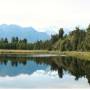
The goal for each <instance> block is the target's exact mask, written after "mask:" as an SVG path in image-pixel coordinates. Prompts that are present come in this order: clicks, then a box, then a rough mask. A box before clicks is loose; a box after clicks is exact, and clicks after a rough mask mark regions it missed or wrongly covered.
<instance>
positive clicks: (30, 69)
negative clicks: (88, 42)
mask: <svg viewBox="0 0 90 90" xmlns="http://www.w3.org/2000/svg"><path fill="white" fill-rule="evenodd" d="M48 68H49V70H50V71H56V72H58V76H59V78H63V77H64V75H65V73H66V72H68V73H69V74H70V75H72V76H74V77H75V80H79V79H80V78H82V77H84V78H86V79H87V80H88V83H89V84H90V61H87V60H80V59H77V58H74V57H63V56H62V57H48V58H47V57H29V58H27V57H14V58H13V57H0V76H2V77H4V76H7V75H8V76H13V77H14V76H17V75H19V74H28V75H31V74H33V73H34V72H36V71H37V70H44V71H46V70H47V69H48Z"/></svg>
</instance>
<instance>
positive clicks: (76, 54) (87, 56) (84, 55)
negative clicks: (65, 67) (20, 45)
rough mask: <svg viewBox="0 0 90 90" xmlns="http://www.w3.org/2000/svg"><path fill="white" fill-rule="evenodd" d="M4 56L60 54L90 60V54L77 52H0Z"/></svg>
mask: <svg viewBox="0 0 90 90" xmlns="http://www.w3.org/2000/svg"><path fill="white" fill-rule="evenodd" d="M3 54H30V55H32V54H59V55H67V56H73V57H77V58H80V59H86V60H90V52H77V51H65V52H60V51H48V50H5V49H2V50H0V55H3Z"/></svg>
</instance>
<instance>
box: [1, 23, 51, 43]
mask: <svg viewBox="0 0 90 90" xmlns="http://www.w3.org/2000/svg"><path fill="white" fill-rule="evenodd" d="M12 37H18V38H19V39H24V38H26V39H27V40H28V42H36V41H37V40H48V39H50V35H48V34H47V33H46V32H38V31H37V30H35V29H34V28H33V27H20V26H18V25H6V24H2V25H0V38H7V39H8V40H11V38H12Z"/></svg>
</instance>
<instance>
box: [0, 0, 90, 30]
mask: <svg viewBox="0 0 90 90" xmlns="http://www.w3.org/2000/svg"><path fill="white" fill-rule="evenodd" d="M89 9H90V0H0V24H3V23H6V24H18V25H21V26H33V27H35V28H36V29H40V30H42V28H46V27H49V26H55V27H66V28H70V27H75V26H76V25H84V26H86V25H87V24H89V23H90V10H89Z"/></svg>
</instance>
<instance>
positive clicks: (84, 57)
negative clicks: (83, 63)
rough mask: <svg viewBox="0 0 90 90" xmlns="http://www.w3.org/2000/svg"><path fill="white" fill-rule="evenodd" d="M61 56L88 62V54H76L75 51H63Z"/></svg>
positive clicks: (89, 56) (89, 55)
mask: <svg viewBox="0 0 90 90" xmlns="http://www.w3.org/2000/svg"><path fill="white" fill-rule="evenodd" d="M63 54H65V55H67V56H73V57H77V58H80V59H85V60H90V52H77V51H71V52H69V51H65V52H63Z"/></svg>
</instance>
